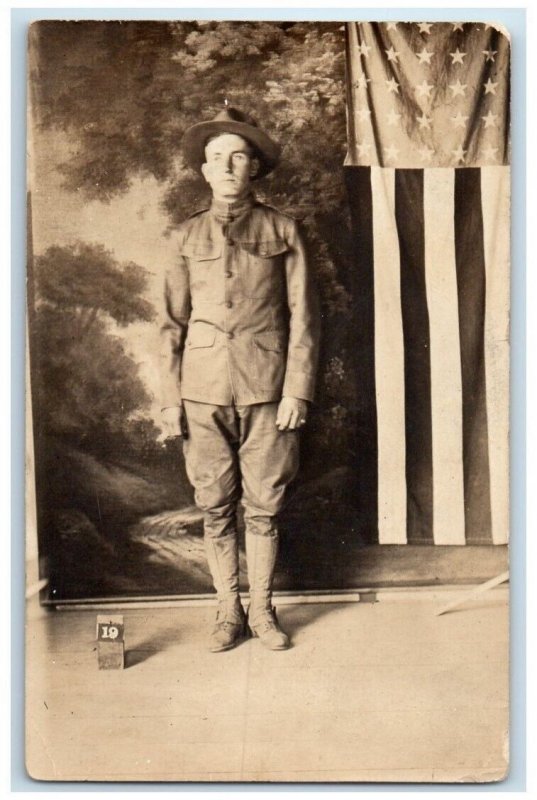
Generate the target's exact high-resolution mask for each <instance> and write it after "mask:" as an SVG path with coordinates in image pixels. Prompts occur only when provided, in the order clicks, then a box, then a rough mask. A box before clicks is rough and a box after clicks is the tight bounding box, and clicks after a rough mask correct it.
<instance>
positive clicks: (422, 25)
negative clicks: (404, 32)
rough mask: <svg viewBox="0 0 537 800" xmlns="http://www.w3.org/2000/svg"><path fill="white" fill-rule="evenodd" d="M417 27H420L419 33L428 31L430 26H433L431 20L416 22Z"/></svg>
mask: <svg viewBox="0 0 537 800" xmlns="http://www.w3.org/2000/svg"><path fill="white" fill-rule="evenodd" d="M418 27H419V29H420V33H430V32H431V28H432V27H433V23H432V22H418Z"/></svg>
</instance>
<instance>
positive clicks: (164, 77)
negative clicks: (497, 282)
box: [28, 21, 376, 600]
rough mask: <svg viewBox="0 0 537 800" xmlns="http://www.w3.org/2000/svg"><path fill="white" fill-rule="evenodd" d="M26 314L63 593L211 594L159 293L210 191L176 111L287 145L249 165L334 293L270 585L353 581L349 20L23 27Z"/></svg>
mask: <svg viewBox="0 0 537 800" xmlns="http://www.w3.org/2000/svg"><path fill="white" fill-rule="evenodd" d="M29 63H30V69H29V95H30V99H31V114H30V130H29V144H30V147H29V150H30V171H29V178H30V179H29V189H30V212H31V213H30V215H29V219H30V222H31V228H30V231H29V238H30V245H31V247H30V259H29V261H30V263H29V270H28V274H29V328H30V350H31V366H32V370H31V379H32V396H33V421H34V434H35V435H34V442H35V458H36V489H37V510H38V532H39V545H40V552H41V555H42V559H43V562H44V569H45V570H46V572H47V574H48V575H49V577H50V582H49V592H50V597H51V599H58V600H59V599H66V598H67V599H68V598H74V597H99V596H118V595H120V596H133V595H170V594H189V593H199V592H205V591H207V590H209V588H210V583H209V579H208V574H207V570H206V566H205V559H204V556H203V547H202V538H201V535H202V531H201V520H200V515H199V514H198V512H197V511H196V509H195V508H194V506H193V498H192V492H191V489H190V487H189V485H188V482H187V480H186V477H185V472H184V466H183V460H182V454H181V452H180V449H179V446H178V445H177V444H175V443H174V444H171V445H170V444H168V445H166V444H165V443H164V442H163V441H162V436H161V431H160V428H159V416H158V411H159V409H158V385H157V379H156V359H155V356H156V353H157V350H158V347H157V337H158V331H157V325H156V308H157V306H158V303H159V302H160V288H161V281H162V275H163V274H164V270H165V267H166V266H167V265H168V264H169V263H170V261H171V260H172V259H173V252H172V248H171V246H170V243H169V233H170V231H171V230H172V229H173V227H174V226H176V225H177V224H178V223H179V222H180V221H182V220H183V219H184V218H185V217H186V216H187V215H188V214H190V213H191V212H192V211H193V210H196V209H198V208H201V207H203V206H204V204H206V202H207V199H208V197H207V192H206V188H205V185H204V184H203V182H202V181H200V179H199V178H198V177H197V176H196V175H194V174H193V173H192V172H190V171H189V170H188V169H187V168H186V167H185V165H184V163H183V161H182V157H181V153H180V149H179V142H180V139H181V136H182V133H183V131H184V130H185V128H186V127H188V126H189V125H190V124H192V123H193V122H195V121H198V120H201V119H205V118H211V117H212V116H214V114H215V113H216V112H217V110H219V108H221V107H222V105H223V103H224V100H225V99H227V100H228V101H229V103H230V104H232V105H235V106H238V107H239V108H244V109H245V110H247V111H248V112H250V113H251V114H252V115H253V116H254V117H256V118H257V119H258V121H259V122H260V124H261V125H263V126H265V127H266V128H267V129H268V130H269V131H270V132H271V134H272V135H273V136H274V138H276V139H277V140H279V141H280V142H281V143H282V145H283V159H282V164H281V166H280V167H279V168H278V169H277V170H276V171H275V173H274V174H273V175H271V176H270V177H268V178H266V179H264V180H263V181H262V182H259V185H256V190H257V193H258V195H259V197H260V198H261V199H265V200H267V201H269V202H271V203H272V204H274V205H276V206H278V207H279V208H281V209H282V210H284V211H287V212H289V213H291V214H292V215H294V216H296V217H297V218H300V219H301V220H302V221H303V224H304V226H305V229H306V232H307V236H308V240H309V247H310V256H311V263H312V268H313V269H314V271H315V273H316V275H317V278H318V282H319V285H320V290H321V294H322V309H323V328H324V336H323V353H322V364H321V370H320V375H319V384H318V398H317V403H316V405H315V407H314V409H313V413H312V416H311V423H310V424H309V426H308V430H307V431H306V432H305V435H304V437H303V453H302V464H303V468H302V472H301V475H300V478H299V479H298V481H297V483H296V486H295V487H294V492H293V494H292V496H291V498H290V503H289V506H288V509H287V511H286V513H285V515H284V518H283V520H282V528H283V537H282V552H281V558H280V564H281V567H280V571H279V574H278V579H277V586H278V587H280V588H282V587H285V588H290V589H307V588H334V587H336V586H341V587H343V586H346V585H349V583H354V581H355V576H351V575H349V572H348V570H346V568H345V565H346V564H348V562H349V553H350V552H351V551H352V550H353V549H356V548H359V547H360V546H362V545H363V544H364V543H366V542H368V541H375V538H376V529H375V526H374V525H371V519H370V518H369V516H368V509H367V499H366V498H367V482H366V483H365V484H364V485H362V484H361V482H360V480H359V475H360V463H359V462H360V458H363V457H364V455H363V454H366V453H367V448H368V436H369V433H368V431H366V430H361V429H360V418H361V410H362V409H361V407H360V403H361V402H362V403H363V400H360V396H359V392H358V391H357V385H359V380H360V376H359V370H357V369H356V367H357V365H359V363H360V352H357V349H356V347H355V345H354V344H353V342H355V341H356V336H355V333H356V330H357V329H358V328H359V326H360V316H359V314H358V313H357V311H356V308H357V307H356V305H355V304H354V303H353V297H352V294H351V291H350V289H349V286H348V281H347V276H348V274H349V272H350V264H351V263H352V248H351V237H350V234H349V224H348V219H347V213H348V212H347V205H346V197H345V190H344V183H343V168H342V165H343V159H344V156H345V150H346V133H345V104H344V96H345V92H344V80H345V76H344V26H342V25H341V24H340V23H338V24H335V23H307V24H302V23H263V22H255V23H246V22H245V23H233V22H221V23H212V22H173V23H170V22H143V23H141V22H90V21H85V22H39V23H36V24H34V25H33V26H32V28H31V32H30V59H29Z"/></svg>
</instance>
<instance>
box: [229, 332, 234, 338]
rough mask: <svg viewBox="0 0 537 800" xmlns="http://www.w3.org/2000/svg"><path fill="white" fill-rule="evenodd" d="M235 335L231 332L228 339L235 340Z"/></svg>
mask: <svg viewBox="0 0 537 800" xmlns="http://www.w3.org/2000/svg"><path fill="white" fill-rule="evenodd" d="M233 336H234V334H233V333H232V332H231V331H230V332H229V333H228V335H227V338H228V339H233Z"/></svg>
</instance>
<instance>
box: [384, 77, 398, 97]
mask: <svg viewBox="0 0 537 800" xmlns="http://www.w3.org/2000/svg"><path fill="white" fill-rule="evenodd" d="M386 86H387V87H388V91H389V92H393V93H394V94H398V93H399V84H398V83H397V81H396V80H395V78H390V80H389V81H386Z"/></svg>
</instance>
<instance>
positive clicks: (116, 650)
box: [97, 614, 125, 669]
mask: <svg viewBox="0 0 537 800" xmlns="http://www.w3.org/2000/svg"><path fill="white" fill-rule="evenodd" d="M124 633H125V625H124V622H123V616H122V615H117V614H116V615H104V614H99V615H98V617H97V659H98V664H99V669H123V667H124V666H125V639H124Z"/></svg>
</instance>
